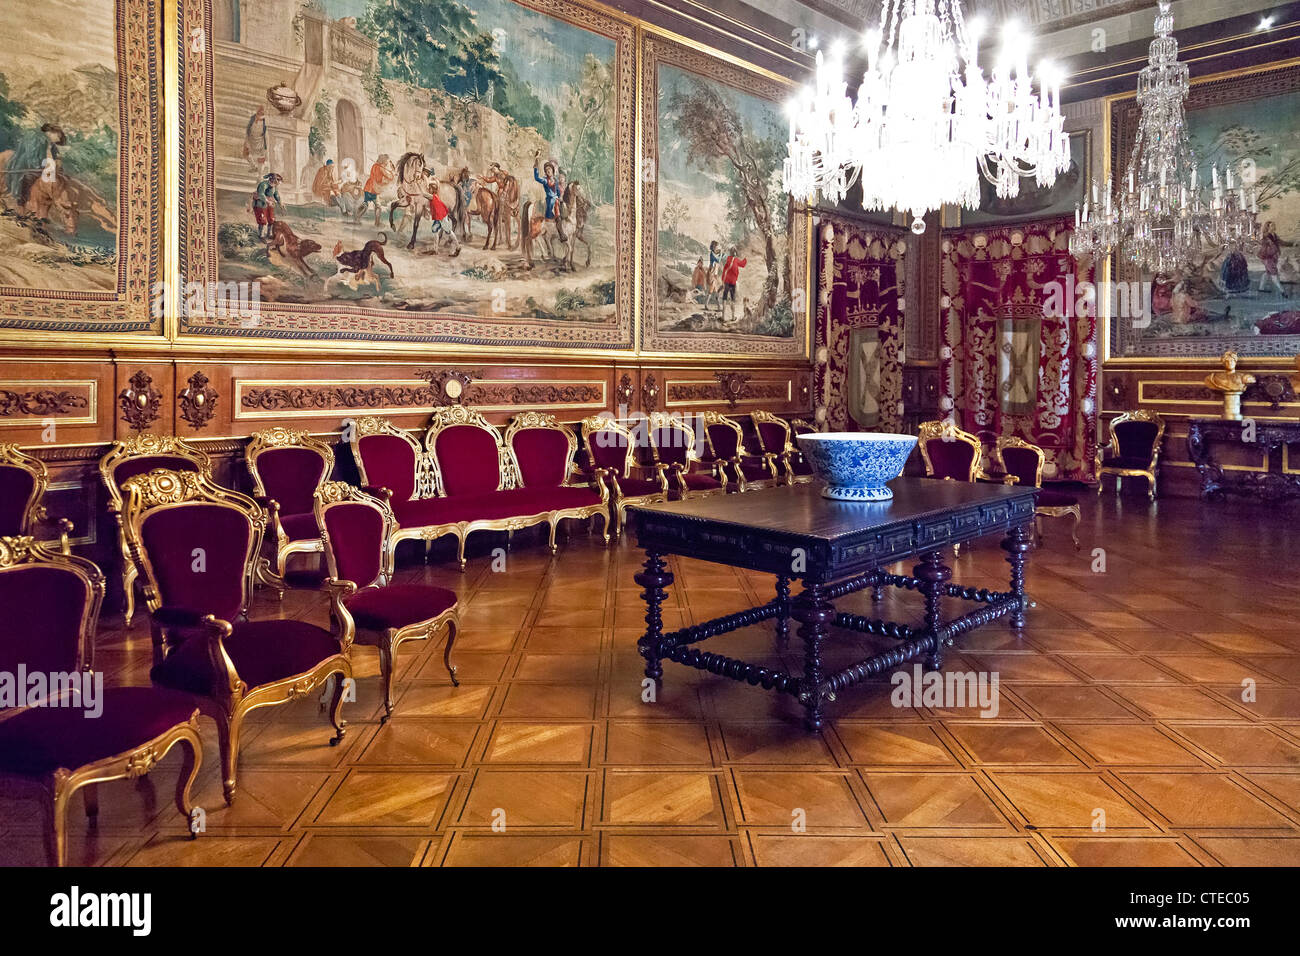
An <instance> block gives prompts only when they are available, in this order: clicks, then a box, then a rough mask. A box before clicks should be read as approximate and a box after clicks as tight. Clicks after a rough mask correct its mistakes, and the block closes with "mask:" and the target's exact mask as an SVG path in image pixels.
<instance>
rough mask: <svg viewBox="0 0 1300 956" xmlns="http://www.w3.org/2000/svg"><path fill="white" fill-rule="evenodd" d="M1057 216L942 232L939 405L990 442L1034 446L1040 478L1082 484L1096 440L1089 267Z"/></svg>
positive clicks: (1094, 340)
mask: <svg viewBox="0 0 1300 956" xmlns="http://www.w3.org/2000/svg"><path fill="white" fill-rule="evenodd" d="M1070 231H1071V230H1070V225H1069V223H1068V222H1067V221H1065V220H1057V221H1049V222H1040V223H1020V224H1017V225H1014V226H1000V227H996V228H983V229H970V230H962V231H960V232H952V233H946V234H945V235H944V240H943V244H942V252H943V255H942V258H941V260H940V269H941V276H940V281H941V287H942V291H943V297H942V299H941V301H940V305H941V307H942V308H943V309H944V316H943V326H942V330H941V331H942V343H943V344H942V348H941V350H940V372H941V379H940V380H941V383H942V389H943V391H942V395H941V398H940V405H941V407H942V408H943V409H944V410H945V411H946V412H947V413H948V414H950V415H952V416H953V418H954V420H955V421H956V423H957V424H958V425H959V426H960V427H961V428H963V429H965V430H966V431H969V432H972V433H974V434H975V435H977V436H979V438H980V440H981V441H982V442H984V443H985V445H986V446H992V445H993V444H994V443H995V442H996V440H997V439H998V438H999V437H1000V436H1007V437H1011V436H1015V437H1018V438H1023V439H1025V440H1026V441H1029V442H1033V443H1034V444H1035V445H1038V446H1040V447H1041V448H1042V449H1043V451H1044V454H1045V456H1046V461H1045V464H1044V467H1043V477H1044V478H1045V479H1047V480H1075V481H1088V480H1091V479H1092V478H1093V477H1095V476H1094V475H1093V471H1094V464H1093V455H1094V451H1095V449H1096V442H1097V407H1096V390H1097V320H1096V307H1095V301H1096V297H1095V295H1093V294H1092V292H1091V283H1092V279H1093V271H1092V266H1091V264H1085V263H1080V262H1078V261H1076V260H1075V258H1074V257H1073V256H1072V255H1070V252H1069V235H1070Z"/></svg>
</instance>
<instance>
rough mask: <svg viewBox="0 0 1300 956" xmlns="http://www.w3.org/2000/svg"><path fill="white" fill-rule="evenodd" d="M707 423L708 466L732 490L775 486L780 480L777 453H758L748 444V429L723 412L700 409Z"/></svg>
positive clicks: (705, 431)
mask: <svg viewBox="0 0 1300 956" xmlns="http://www.w3.org/2000/svg"><path fill="white" fill-rule="evenodd" d="M699 419H700V421H701V422H702V423H703V425H704V455H703V456H702V458H703V460H704V463H705V464H706V465H710V464H711V465H713V467H714V469H715V471H714V474H715V475H716V476H717V477H719V478H721V479H722V480H723V481H724V482H726V485H727V491H728V492H745V491H748V490H750V489H751V488H773V487H775V486H776V483H777V470H776V455H773V454H769V453H767V452H764V453H763V454H760V455H755V454H753V453H752V452H750V451H749V450H748V449H747V448H746V447H745V432H744V430H743V429H742V428H741V427H740V422H738V421H736V420H735V419H733V418H728V417H727V416H726V415H723V414H721V413H720V412H712V411H710V412H700V413H699Z"/></svg>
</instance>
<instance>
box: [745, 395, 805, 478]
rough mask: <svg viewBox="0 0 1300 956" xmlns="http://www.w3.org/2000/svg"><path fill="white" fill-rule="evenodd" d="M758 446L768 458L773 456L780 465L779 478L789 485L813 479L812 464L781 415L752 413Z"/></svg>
mask: <svg viewBox="0 0 1300 956" xmlns="http://www.w3.org/2000/svg"><path fill="white" fill-rule="evenodd" d="M750 419H751V420H752V421H753V423H754V434H755V435H757V436H758V447H759V450H760V451H761V452H762V453H763V456H764V457H765V458H766V457H768V456H771V459H772V460H773V462H774V464H776V465H777V466H778V476H779V480H780V481H782V482H784V483H785V484H787V485H792V484H795V483H797V482H809V481H812V480H813V471H812V466H811V465H809V464H808V463H807V462H806V461H804V458H803V454H802V453H801V452H800V451H799V449H798V448H796V447H795V445H794V441H793V439H792V438H791V433H790V423H789V422H787V421H786V420H785V419H784V418H782V417H781V416H779V415H774V414H772V413H771V412H767V411H763V410H761V409H760V410H759V411H756V412H753V413H752V414H751V415H750ZM809 430H811V429H809Z"/></svg>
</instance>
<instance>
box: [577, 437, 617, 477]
mask: <svg viewBox="0 0 1300 956" xmlns="http://www.w3.org/2000/svg"><path fill="white" fill-rule="evenodd" d="M588 442H589V444H588V445H587V447H586V449H584V450H585V451H586V453H587V455H588V456H589V461H594V462H595V463H596V467H598V468H613V469H614V471H615V472H617V473H619V474H621V473H622V471H623V465H624V464H625V463H626V462H627V438H626V437H624V436H623V435H622V434H620V433H619V432H615V431H610V430H609V429H607V428H602V429H600V430H599V431H594V432H592V433H591V434H590V435H589V436H588Z"/></svg>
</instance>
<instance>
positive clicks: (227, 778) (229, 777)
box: [216, 714, 242, 807]
mask: <svg viewBox="0 0 1300 956" xmlns="http://www.w3.org/2000/svg"><path fill="white" fill-rule="evenodd" d="M216 722H217V747H218V749H220V751H221V794H222V796H224V797H225V799H226V806H228V807H229V806H232V805H234V802H235V766H236V764H237V763H238V761H239V725H240V724H241V723H242V720H241V719H240V717H239V716H238V715H236V714H221V715H219V716H217V718H216Z"/></svg>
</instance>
